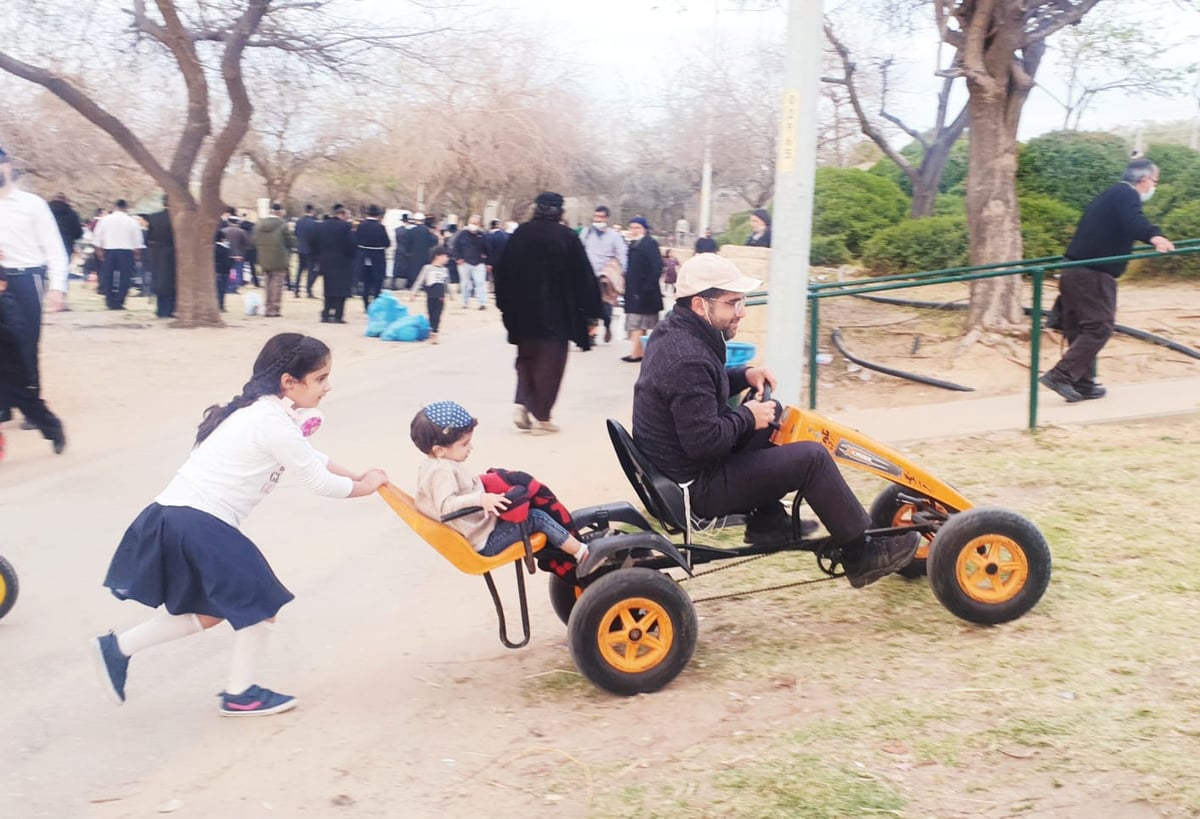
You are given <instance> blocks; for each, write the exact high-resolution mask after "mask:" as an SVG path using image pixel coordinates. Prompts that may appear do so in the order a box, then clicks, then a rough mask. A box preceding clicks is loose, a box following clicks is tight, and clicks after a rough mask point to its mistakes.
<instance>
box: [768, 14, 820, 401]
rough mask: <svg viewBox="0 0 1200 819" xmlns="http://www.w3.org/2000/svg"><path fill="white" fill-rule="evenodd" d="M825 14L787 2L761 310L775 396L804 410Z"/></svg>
mask: <svg viewBox="0 0 1200 819" xmlns="http://www.w3.org/2000/svg"><path fill="white" fill-rule="evenodd" d="M822 17H823V9H822V2H821V0H789V2H788V26H787V52H786V54H785V57H784V59H785V63H784V71H783V99H782V101H781V102H782V108H781V112H780V117H779V140H778V153H777V155H776V159H775V208H774V214H773V215H772V219H771V266H770V273H769V275H770V281H769V282H768V285H767V286H768V289H769V292H770V298H769V299H768V302H767V355H766V360H767V365H768V366H770V367H771V368H772V369H773V370H774V371H775V374H776V376H777V377H778V379H779V387H778V389H777V390H776V392H775V394H776V395H777V396H778V397H779V400H781V401H782V402H784V403H785V404H794V405H796V406H802V404H801V401H800V398H801V387H802V385H803V383H804V362H805V356H804V342H805V332H804V325H805V320H806V319H807V316H808V311H807V309H806V308H807V305H806V299H805V296H806V294H807V292H808V255H809V246H810V244H811V240H812V216H813V185H814V171H815V170H816V162H817V98H818V97H819V96H820V84H821V83H820V76H821V53H822V49H823V44H822V42H821V31H822Z"/></svg>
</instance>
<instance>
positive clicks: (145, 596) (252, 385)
mask: <svg viewBox="0 0 1200 819" xmlns="http://www.w3.org/2000/svg"><path fill="white" fill-rule="evenodd" d="M331 366H332V361H331V358H330V353H329V348H328V347H326V346H325V345H324V344H323V343H321V342H320V341H318V340H317V339H315V338H312V337H311V336H306V335H302V334H301V333H280V334H279V335H276V336H274V337H272V338H271V339H270V340H268V341H267V343H266V344H265V345H264V346H263V348H262V352H260V353H259V355H258V358H257V359H256V360H255V362H254V372H253V374H252V375H251V376H250V380H249V381H247V382H246V384H245V386H244V387H242V392H241V394H240V395H236V396H234V398H233V400H232V401H230V402H229V403H228V404H226V405H224V406H219V405H213V406H211V407H209V408H208V409H207V410H205V412H204V419H203V420H202V421H201V422H200V428H199V430H198V432H197V434H196V446H195V448H194V449H193V450H192V452H191V455H189V456H188V459H187V461H186V462H185V463H184V464H183V466H182V467H180V469H179V471H178V472H177V473H176V474H175V477H174V479H173V480H172V481H171V483H170V484H168V485H167V488H166V489H165V490H163V492H162V493H161V494H160V495H159V496H158V497H157V498H155V500H154V502H153V503H151V504H150V505H149V506H147V507H146V508H145V510H143V511H142V513H141V514H140V515H139V516H138V517H137V519H136V520H135V521H134V522H133V524H132V525H130V527H129V529H128V530H126V532H125V536H124V537H123V538H122V539H121V544H120V545H119V546H118V547H117V551H116V554H114V555H113V559H112V563H111V565H110V566H109V569H108V576H107V577H106V578H105V580H104V585H105V586H108V587H109V588H110V589H111V590H112V593H113V595H114V596H116V597H117V598H119V599H121V600H136V601H138V602H139V603H142V604H144V605H147V606H150V607H152V608H158V607H160V606H161V607H162V610H160V611H159V612H158V613H157V614H156V615H155V616H154V617H152V618H150V619H149V620H147V621H146V622H144V623H142V624H141V625H139V626H135V627H134V628H131V629H129V630H127V631H124V632H122V633H121V634H120V635H115V634H113V632H111V631H110V632H109V633H108V634H105V635H102V636H100V637H97V638H96V639H94V640H93V641H92V647H93V649H94V652H95V660H96V665H97V672H98V674H99V676H100V680H101V683H102V684H103V685H104V687H105V689H106V690H107V691H108V693H109V694H110V695H111V696H112V698H113V699H114V700H115V701H116V702H117V704H118V705H119V704H121V703H123V702H124V701H125V678H126V673H127V671H128V668H129V659H130V657H131V656H132V655H134V654H135V653H137V652H139V651H142V650H143V649H147V648H150V647H151V646H154V645H158V644H159V643H165V642H167V641H169V640H176V639H179V638H181V637H187V636H188V635H191V634H196V633H197V632H200V631H203V630H204V629H207V628H212V627H213V626H215V625H217V624H218V623H220V622H221V621H222V620H228V621H229V624H230V625H231V626H233V628H234V643H233V664H232V668H231V670H230V676H229V683H228V685H226V687H225V690H224V691H223V692H221V694H220V699H221V702H220V713H221V715H222V716H227V717H240V716H262V715H266V714H277V713H280V712H283V711H288V710H290V709H292V708H294V707H295V706H296V699H295V698H294V697H291V696H288V695H286V694H279V693H276V692H274V691H271V690H270V689H267V688H262V687H260V686H258V685H256V684H255V680H254V678H255V674H256V672H257V667H258V660H259V658H260V657H261V656H262V654H263V652H264V651H265V649H266V643H267V637H268V636H269V635H270V631H271V628H272V624H273V623H274V620H275V615H276V613H277V612H278V611H279V609H280V608H281V607H282V606H283V605H284V604H285V603H287V602H289V601H290V600H291V599H292V597H293V595H292V593H291V592H290V591H288V590H287V589H286V588H285V587H284V586H283V584H282V583H280V582H279V580H278V578H276V577H275V573H274V572H273V571H272V570H271V567H270V565H269V564H268V563H267V560H266V558H265V557H264V556H263V554H262V552H260V551H259V550H258V547H257V546H255V545H254V544H253V543H252V542H251V541H250V540H249V538H247V537H246V536H245V535H243V534H242V533H241V532H240V531H238V526H240V525H241V523H242V521H243V520H244V519H245V518H246V516H247V515H248V514H249V513H250V511H251V510H252V509H253V508H254V506H255V505H256V504H257V503H258V502H259V501H261V500H262V499H263V498H264V497H266V496H267V494H269V493H270V492H271V490H273V489H274V488H275V486H276V484H278V482H279V480H280V478H281V477H282V476H283V475H284V474H294V475H295V476H296V478H297V479H298V480H299V481H300V483H302V484H303V485H304V486H306V487H308V488H309V489H311V490H313V491H314V492H316V493H317V494H318V495H325V496H327V497H333V498H347V497H349V498H357V497H361V496H363V495H368V494H370V493H372V492H374V491H375V490H376V489H378V488H379V487H380V486H382V485H383V484H385V483H387V475H386V474H384V472H383V470H381V469H371V470H368V471H366V472H363V473H361V474H355V473H353V472H350V471H349V470H347V469H344V468H343V467H340V466H338V465H337V464H334V463H332V462H331V461H330V460H329V458H328V457H327V456H325V455H323V454H322V453H320V452H318V451H317V450H315V449H313V447H312V445H311V444H309V442H308V437H307V436H309V435H311V434H312V433H313V432H314V431H315V430H316V428H317V427H318V426H320V416H319V412H318V411H317V409H316V407H317V405H318V404H319V403H321V399H322V398H324V397H325V395H326V393H328V392H329V390H330V384H329V372H330V369H331Z"/></svg>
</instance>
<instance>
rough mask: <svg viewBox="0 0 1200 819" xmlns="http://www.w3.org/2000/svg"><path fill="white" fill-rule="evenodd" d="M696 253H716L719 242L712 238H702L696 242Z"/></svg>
mask: <svg viewBox="0 0 1200 819" xmlns="http://www.w3.org/2000/svg"><path fill="white" fill-rule="evenodd" d="M695 252H696V253H716V252H717V240H716V239H714V238H712V237H711V236H701V237H700V238H699V239H697V240H696V249H695Z"/></svg>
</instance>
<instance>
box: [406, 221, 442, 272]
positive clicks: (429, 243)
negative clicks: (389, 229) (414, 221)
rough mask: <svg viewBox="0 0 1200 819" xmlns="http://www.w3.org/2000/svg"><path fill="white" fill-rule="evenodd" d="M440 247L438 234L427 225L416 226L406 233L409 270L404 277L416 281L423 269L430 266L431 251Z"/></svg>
mask: <svg viewBox="0 0 1200 819" xmlns="http://www.w3.org/2000/svg"><path fill="white" fill-rule="evenodd" d="M437 245H438V237H437V234H435V233H434V232H433V230H432V229H431V228H428V227H426V226H425V225H423V224H421V225H416V226H414V227H411V228H409V229H408V230H407V231H405V233H404V245H403V251H404V257H405V258H406V259H407V260H408V270H407V272H406V274H405V276H404V278H405V279H407V280H408V281H410V282H412V281H416V279H417V274H418V273H420V272H421V268H422V267H424V266H425V265H427V264H429V251H431V250H433V249H434V248H435V247H437Z"/></svg>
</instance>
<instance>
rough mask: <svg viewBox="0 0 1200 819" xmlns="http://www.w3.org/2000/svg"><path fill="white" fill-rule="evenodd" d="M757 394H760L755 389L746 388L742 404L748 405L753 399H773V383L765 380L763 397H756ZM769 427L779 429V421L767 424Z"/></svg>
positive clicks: (765, 400) (764, 400)
mask: <svg viewBox="0 0 1200 819" xmlns="http://www.w3.org/2000/svg"><path fill="white" fill-rule="evenodd" d="M756 395H758V393H756V392H755V391H754V390H753V389H748V390H746V394H745V395H743V396H742V403H741V405H740V406H743V407H744V406H746V404H748V403H750V402H751V401H763V402H767V401H770V400H771V385H770V384H768V383H766V382H765V381H764V382H763V387H762V397H761V398H755V396H756ZM767 428H768V429H779V422H778V421H772V422H771V423H769V424H767Z"/></svg>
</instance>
